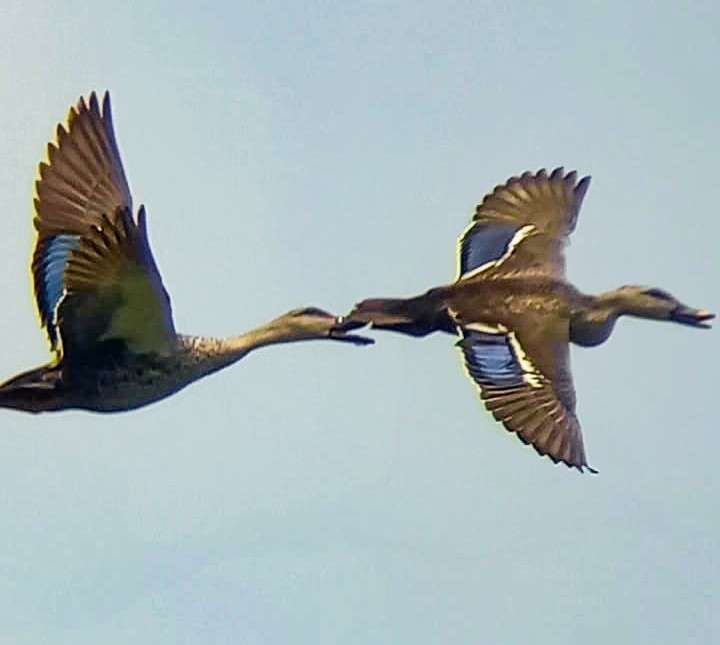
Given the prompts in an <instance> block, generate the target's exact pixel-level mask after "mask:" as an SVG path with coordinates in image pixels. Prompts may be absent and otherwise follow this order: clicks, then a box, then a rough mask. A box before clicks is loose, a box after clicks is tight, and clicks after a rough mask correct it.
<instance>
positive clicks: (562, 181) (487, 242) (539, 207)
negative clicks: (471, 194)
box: [459, 168, 590, 278]
mask: <svg viewBox="0 0 720 645" xmlns="http://www.w3.org/2000/svg"><path fill="white" fill-rule="evenodd" d="M589 185H590V177H584V178H582V179H581V180H580V181H577V173H575V172H570V173H568V174H565V173H564V170H563V169H562V168H556V169H555V170H553V171H552V172H551V173H550V174H548V172H547V171H546V170H544V169H543V170H540V171H538V172H537V173H535V174H532V173H530V172H526V173H524V174H523V175H521V176H520V177H512V178H510V179H509V180H508V181H507V182H505V184H503V185H501V186H497V187H496V188H495V190H493V192H492V193H490V194H489V195H487V196H485V198H484V199H483V200H482V202H481V203H480V205H479V206H478V207H477V209H476V211H475V216H474V217H473V221H472V222H471V224H470V226H468V228H467V229H466V230H465V232H464V233H463V235H462V237H461V238H460V241H459V246H460V249H459V256H460V272H459V273H460V275H459V277H460V278H463V277H466V276H468V275H469V274H471V273H472V274H475V273H477V272H481V271H484V270H485V269H487V268H489V267H492V266H495V265H497V264H498V263H500V262H502V261H503V259H504V258H507V257H508V256H509V255H510V254H511V253H512V255H513V256H515V254H517V253H520V254H521V258H520V263H521V264H522V265H523V266H524V267H525V268H526V270H532V271H533V272H534V273H535V274H538V273H544V274H547V275H553V276H555V277H558V278H561V277H564V275H565V259H564V247H565V243H566V242H567V238H568V237H569V235H570V234H571V233H572V232H573V230H574V229H575V224H576V222H577V217H578V214H579V212H580V207H581V205H582V200H583V197H584V196H585V192H586V191H587V189H588V187H589ZM529 234H532V240H528V241H527V242H525V243H524V244H523V245H522V250H520V249H518V250H517V251H515V250H514V246H515V245H516V244H517V242H518V241H519V240H520V239H522V238H523V237H526V236H527V235H529Z"/></svg>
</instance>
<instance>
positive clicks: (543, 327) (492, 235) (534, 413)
mask: <svg viewBox="0 0 720 645" xmlns="http://www.w3.org/2000/svg"><path fill="white" fill-rule="evenodd" d="M589 185H590V177H589V176H588V177H583V178H581V179H578V175H577V172H576V171H572V172H568V173H565V170H564V169H563V168H562V167H560V168H556V169H555V170H553V171H551V172H548V171H547V170H546V169H541V170H539V171H537V172H534V173H533V172H530V171H528V172H525V173H523V174H522V175H520V176H514V177H511V178H510V179H508V180H507V181H506V182H505V183H504V184H501V185H498V186H497V187H496V188H495V189H494V190H493V191H492V192H490V193H489V194H487V195H486V196H485V197H484V198H483V199H482V200H481V202H480V204H479V205H478V206H477V207H476V209H475V213H474V216H473V217H472V220H471V222H470V224H469V226H468V227H467V228H466V229H465V231H464V232H463V234H462V235H461V237H460V239H459V242H458V265H459V268H458V274H457V278H456V280H455V281H454V282H452V283H450V284H447V285H444V286H440V287H436V288H433V289H430V290H428V291H427V292H425V293H423V294H421V295H418V296H414V297H410V298H370V299H366V300H363V301H361V302H359V303H358V304H356V305H355V306H354V308H353V309H352V310H351V311H350V313H349V314H348V315H347V316H344V317H343V319H342V325H341V327H342V328H345V329H353V328H358V327H360V326H364V325H370V326H371V328H375V329H380V330H387V331H392V332H398V333H401V334H405V335H408V336H414V337H423V336H426V335H428V334H431V333H433V332H442V333H445V334H452V335H453V336H455V337H456V338H457V341H456V346H457V347H458V348H459V350H460V353H461V356H462V361H463V365H464V368H465V371H466V372H467V375H468V376H469V377H470V379H471V380H472V381H473V382H474V384H475V386H476V387H477V389H478V390H479V393H480V397H481V399H482V400H483V402H484V404H485V407H486V408H487V410H488V411H489V412H490V413H491V414H492V415H493V417H494V418H495V419H496V420H497V421H499V422H500V423H502V425H503V426H504V427H505V428H506V429H507V430H508V431H510V432H513V433H515V434H516V435H517V436H518V437H519V438H520V439H521V440H522V441H523V442H524V443H526V444H530V445H532V446H533V447H534V448H535V450H536V451H537V452H538V453H539V454H540V455H541V456H547V457H549V458H550V459H551V460H552V461H553V462H555V463H556V464H558V463H562V464H565V465H566V466H568V467H570V468H575V469H577V470H579V471H580V472H585V471H586V470H587V471H588V472H592V473H596V472H597V471H596V470H595V469H594V468H592V467H590V466H589V465H588V461H587V457H586V453H585V447H584V444H583V437H582V433H581V428H580V423H579V420H578V416H577V413H576V395H575V389H574V385H573V378H572V373H571V370H570V352H569V346H570V344H571V343H572V344H576V345H579V346H584V347H593V346H596V345H600V344H601V343H603V342H605V341H606V340H607V339H608V338H609V337H610V335H611V333H612V331H613V329H614V326H615V324H616V322H617V320H618V319H619V318H620V317H621V316H635V317H639V318H647V319H651V320H665V321H670V322H674V323H679V324H682V325H687V326H690V327H696V328H707V327H709V326H710V325H709V324H708V321H709V320H711V319H712V318H714V314H712V313H710V312H708V311H705V310H704V309H694V308H692V307H689V306H687V305H685V304H683V303H682V302H681V301H680V300H678V299H677V298H676V297H675V296H673V295H672V294H671V293H669V292H668V291H665V290H663V289H658V288H655V287H646V286H637V285H628V286H623V287H620V288H618V289H615V290H613V291H609V292H607V293H602V294H599V295H588V294H585V293H583V292H581V291H580V290H579V289H577V288H576V287H574V286H573V285H572V284H570V283H569V282H568V281H567V280H566V276H565V273H566V272H565V246H566V244H567V242H568V239H569V237H570V235H571V234H572V233H573V231H574V230H575V226H576V224H577V219H578V215H579V213H580V208H581V205H582V202H583V198H584V196H585V194H586V192H587V190H588V187H589Z"/></svg>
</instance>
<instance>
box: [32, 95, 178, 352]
mask: <svg viewBox="0 0 720 645" xmlns="http://www.w3.org/2000/svg"><path fill="white" fill-rule="evenodd" d="M39 174H40V179H39V180H38V181H37V182H36V185H35V190H36V195H37V196H36V199H35V212H36V216H35V219H34V224H35V228H36V229H37V233H38V237H37V241H36V244H35V250H34V252H33V258H32V273H33V282H34V289H35V298H36V301H37V306H38V311H39V313H40V320H41V324H42V326H43V327H45V328H46V330H47V333H48V337H49V339H50V345H51V348H52V349H53V350H57V351H60V339H62V351H63V353H65V354H67V353H68V352H72V351H80V350H81V349H84V350H87V349H89V348H91V347H92V345H93V344H94V343H96V342H100V341H102V340H105V339H110V338H116V339H119V340H123V341H125V342H126V343H127V345H128V347H129V348H130V349H131V350H133V351H156V350H157V351H165V350H166V349H167V347H168V346H169V343H171V342H172V339H173V338H174V327H173V323H172V314H171V309H170V300H169V298H168V295H167V293H166V291H165V289H164V288H163V286H162V281H161V278H160V274H159V272H158V270H157V266H156V264H155V261H154V259H153V257H152V253H151V251H150V246H149V243H148V239H147V230H146V226H145V214H144V210H143V209H141V210H140V213H139V215H138V221H137V222H136V221H135V220H134V219H133V217H132V198H131V196H130V189H129V187H128V183H127V180H126V178H125V172H124V170H123V167H122V161H121V159H120V152H119V150H118V147H117V143H116V141H115V134H114V131H113V124H112V115H111V109H110V97H109V95H108V94H106V95H105V97H104V99H103V104H102V109H101V108H100V105H99V103H98V100H97V96H96V95H95V94H94V93H93V94H91V95H90V99H89V100H88V101H87V102H86V101H85V100H84V99H80V101H79V102H78V104H77V106H76V107H75V108H72V109H71V110H70V114H69V116H68V125H67V128H64V127H63V126H62V125H59V126H58V129H57V141H56V143H54V144H53V143H50V144H49V145H48V161H47V162H43V163H41V164H40V168H39ZM131 321H132V322H131Z"/></svg>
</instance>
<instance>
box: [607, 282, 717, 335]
mask: <svg viewBox="0 0 720 645" xmlns="http://www.w3.org/2000/svg"><path fill="white" fill-rule="evenodd" d="M615 293H616V294H617V296H618V298H619V300H620V301H621V302H622V306H623V309H624V310H625V313H629V314H632V315H635V316H640V317H642V318H652V319H654V320H670V321H672V322H676V323H681V324H683V325H689V326H691V327H701V328H704V329H709V328H710V324H709V323H708V321H709V320H712V319H713V318H715V314H713V313H710V312H709V311H706V310H705V309H694V308H693V307H688V306H687V305H686V304H684V303H682V302H680V301H679V300H678V299H677V298H676V297H675V296H673V295H672V294H671V293H668V292H667V291H665V290H664V289H658V288H657V287H645V286H638V285H626V286H624V287H620V288H619V289H617V290H616V292H615Z"/></svg>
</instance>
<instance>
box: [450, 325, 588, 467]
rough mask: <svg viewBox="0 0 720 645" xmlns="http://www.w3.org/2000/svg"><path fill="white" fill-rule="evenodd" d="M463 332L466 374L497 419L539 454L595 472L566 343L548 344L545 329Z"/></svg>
mask: <svg viewBox="0 0 720 645" xmlns="http://www.w3.org/2000/svg"><path fill="white" fill-rule="evenodd" d="M459 331H460V334H461V335H462V339H461V340H460V341H459V342H458V346H459V347H460V349H461V351H462V353H463V358H464V362H465V367H466V369H467V372H468V375H469V376H470V377H471V378H472V379H473V380H474V381H475V383H476V384H477V385H478V386H479V388H480V395H481V397H482V399H483V400H484V402H485V406H486V407H487V409H488V410H489V411H490V412H492V414H493V416H494V417H495V418H496V419H497V420H498V421H500V422H502V424H503V425H504V426H505V427H506V428H507V429H508V430H510V431H512V432H515V433H517V435H518V436H519V437H520V439H522V441H524V442H525V443H529V444H532V446H533V447H534V448H535V450H537V452H538V453H539V454H541V455H547V456H548V457H550V458H551V459H552V460H553V461H554V462H556V463H557V462H560V461H561V462H563V463H565V464H567V465H568V466H572V467H575V468H577V469H579V470H580V471H582V470H583V468H587V469H588V470H590V471H591V472H595V471H594V470H593V469H592V468H590V466H588V464H587V459H586V457H585V448H584V446H583V440H582V434H581V431H580V423H579V422H578V419H577V417H576V415H575V392H574V388H573V384H572V377H571V375H570V365H569V358H570V357H569V349H568V343H567V340H562V339H561V338H558V339H557V340H555V341H548V340H547V334H545V333H544V332H543V330H542V327H536V328H535V329H533V330H530V329H528V330H526V332H525V333H519V332H515V331H511V330H509V329H507V328H505V327H502V326H498V327H494V328H489V327H485V326H483V325H474V324H469V325H466V326H463V327H460V328H459ZM551 336H552V335H551Z"/></svg>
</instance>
